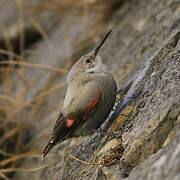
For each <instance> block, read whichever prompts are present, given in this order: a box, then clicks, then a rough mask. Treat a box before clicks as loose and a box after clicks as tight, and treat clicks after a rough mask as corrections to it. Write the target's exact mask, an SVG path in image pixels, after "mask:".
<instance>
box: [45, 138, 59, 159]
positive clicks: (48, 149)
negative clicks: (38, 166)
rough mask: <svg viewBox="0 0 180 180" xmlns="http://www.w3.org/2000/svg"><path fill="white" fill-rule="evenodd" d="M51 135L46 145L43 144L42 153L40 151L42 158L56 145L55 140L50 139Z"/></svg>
mask: <svg viewBox="0 0 180 180" xmlns="http://www.w3.org/2000/svg"><path fill="white" fill-rule="evenodd" d="M52 138H53V137H52V136H51V138H50V139H49V141H48V143H47V145H46V146H45V148H44V150H43V153H42V160H43V159H44V158H45V156H46V155H47V154H48V152H49V151H50V150H51V149H52V148H53V147H54V146H55V145H56V142H54V141H53V140H52Z"/></svg>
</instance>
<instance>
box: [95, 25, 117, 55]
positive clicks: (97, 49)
mask: <svg viewBox="0 0 180 180" xmlns="http://www.w3.org/2000/svg"><path fill="white" fill-rule="evenodd" d="M112 29H113V28H112ZM112 29H110V30H109V31H108V33H107V34H106V35H105V37H104V38H103V39H102V40H101V41H100V43H99V44H98V45H97V47H96V49H95V50H94V55H95V56H96V55H97V54H98V52H99V50H100V49H101V47H102V45H103V44H104V42H105V41H106V39H107V38H108V36H109V34H110V33H111V31H112Z"/></svg>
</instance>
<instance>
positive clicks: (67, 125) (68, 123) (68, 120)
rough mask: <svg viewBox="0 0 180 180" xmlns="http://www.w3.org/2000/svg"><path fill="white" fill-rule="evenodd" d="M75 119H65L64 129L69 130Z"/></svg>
mask: <svg viewBox="0 0 180 180" xmlns="http://www.w3.org/2000/svg"><path fill="white" fill-rule="evenodd" d="M75 121H76V120H75V119H67V121H66V127H67V128H69V127H71V126H72V125H73V124H74V123H75Z"/></svg>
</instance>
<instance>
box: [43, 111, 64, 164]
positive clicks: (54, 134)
mask: <svg viewBox="0 0 180 180" xmlns="http://www.w3.org/2000/svg"><path fill="white" fill-rule="evenodd" d="M63 118H64V117H63V114H62V113H60V114H59V117H58V119H57V121H56V123H55V125H54V128H53V132H52V135H51V137H50V139H49V141H48V143H47V145H46V146H45V148H44V150H43V152H42V160H43V159H44V158H45V156H46V155H47V154H48V152H49V151H50V150H51V149H52V148H53V147H54V146H55V145H56V144H57V142H58V141H57V138H56V137H57V132H56V131H57V130H58V127H59V125H60V124H62V123H61V122H63V121H62V119H63Z"/></svg>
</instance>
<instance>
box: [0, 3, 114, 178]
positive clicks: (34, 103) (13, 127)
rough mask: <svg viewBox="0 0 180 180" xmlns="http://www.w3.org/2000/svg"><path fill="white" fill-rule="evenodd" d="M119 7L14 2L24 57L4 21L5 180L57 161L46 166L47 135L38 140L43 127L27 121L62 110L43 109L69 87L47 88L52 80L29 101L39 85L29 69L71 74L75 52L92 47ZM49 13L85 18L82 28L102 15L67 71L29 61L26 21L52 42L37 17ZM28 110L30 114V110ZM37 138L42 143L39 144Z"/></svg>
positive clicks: (0, 100)
mask: <svg viewBox="0 0 180 180" xmlns="http://www.w3.org/2000/svg"><path fill="white" fill-rule="evenodd" d="M10 1H11V0H10ZM116 3H117V0H113V1H106V0H89V1H83V0H82V1H77V0H67V1H59V0H43V1H38V3H37V2H35V1H32V2H31V1H29V2H28V1H26V2H23V0H14V4H15V6H16V7H17V9H18V21H17V22H14V23H16V24H18V34H17V35H18V36H19V38H18V39H17V40H18V41H19V42H17V44H18V46H19V54H17V53H16V52H14V47H13V44H12V43H11V37H9V36H8V33H7V32H8V31H9V29H8V28H7V27H6V26H5V25H4V24H3V22H1V23H0V32H2V35H3V41H4V44H5V47H6V48H5V49H2V48H1V46H0V144H1V146H0V179H5V180H8V179H10V177H11V176H12V175H13V174H14V173H15V172H34V171H39V170H41V169H43V168H45V167H47V166H50V165H52V163H54V160H53V161H50V162H49V163H46V164H45V163H43V165H42V164H41V160H40V158H41V155H40V153H41V151H42V146H41V144H42V143H43V142H44V141H46V139H47V133H44V131H43V130H42V131H41V132H39V134H38V135H36V136H38V138H35V137H33V136H32V134H31V133H30V132H29V129H30V128H32V127H33V126H41V125H40V122H33V126H32V127H31V125H30V124H29V123H27V124H26V117H28V118H29V119H34V117H35V116H36V119H37V117H38V116H40V112H43V111H48V112H50V111H51V112H52V111H57V106H55V107H49V106H47V105H44V101H46V100H47V99H50V98H51V96H52V95H53V94H54V93H56V92H57V90H59V89H60V88H64V87H65V85H66V83H65V82H62V83H61V84H58V85H56V86H54V87H51V88H48V86H49V84H50V80H51V79H50V80H49V81H48V83H47V84H45V85H44V87H42V90H41V91H40V92H39V93H38V94H36V95H35V96H34V97H33V98H31V99H30V100H28V101H27V97H28V94H29V91H30V90H32V88H35V87H36V86H34V84H36V82H31V83H29V82H27V78H26V74H28V71H29V68H31V69H32V70H33V72H34V73H36V72H37V71H38V70H44V74H45V73H46V72H54V73H60V74H62V75H64V74H66V73H67V70H66V69H67V68H69V67H70V66H71V64H72V62H73V61H72V57H73V54H75V53H76V52H81V51H82V52H83V51H84V49H86V48H87V47H88V45H89V44H91V43H93V42H92V39H93V38H94V37H95V36H98V35H99V34H100V32H101V30H100V29H102V27H104V23H105V20H106V19H107V17H108V16H109V14H110V13H111V10H112V8H113V7H114V4H116ZM46 12H55V13H57V14H58V16H59V17H60V18H69V19H72V21H73V18H76V17H83V24H82V26H83V27H84V29H85V27H86V26H87V24H88V17H89V13H95V14H96V17H97V20H96V24H95V26H93V28H91V30H90V31H89V32H86V34H89V36H87V38H86V39H85V40H84V41H83V42H80V44H79V46H78V47H77V49H76V50H75V51H74V52H71V53H70V56H69V58H68V60H67V63H66V65H65V66H64V67H62V68H60V67H51V66H46V65H40V64H38V63H37V64H34V63H29V62H27V61H26V59H25V58H26V55H25V52H26V49H25V38H26V37H25V17H26V18H27V19H28V20H29V22H30V23H31V25H32V27H34V28H35V29H36V31H38V32H39V33H40V34H41V37H42V39H43V40H44V41H47V42H50V38H49V36H48V34H47V33H46V32H45V30H44V29H43V28H42V27H41V25H40V24H39V22H37V21H36V20H35V17H36V16H39V15H41V14H44V13H46ZM67 28H69V27H68V25H66V26H65V27H64V39H65V42H64V43H66V46H67V48H68V49H70V51H71V46H70V44H71V43H72V42H71V40H70V39H69V37H68V35H67V34H66V29H67ZM103 31H104V30H103ZM4 57H5V58H4ZM6 57H7V58H6ZM37 62H38V60H37ZM14 77H16V78H15V79H16V83H15V82H14ZM14 84H16V86H22V87H23V88H22V89H21V90H19V91H16V90H15V89H14ZM27 108H29V109H30V110H28V111H27ZM36 123H37V124H36ZM42 132H43V133H42ZM35 139H36V140H35ZM37 139H38V143H37V142H36V141H37ZM24 160H26V161H27V162H28V164H29V167H28V168H22V164H23V162H24ZM37 164H39V166H37ZM23 167H24V166H23Z"/></svg>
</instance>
